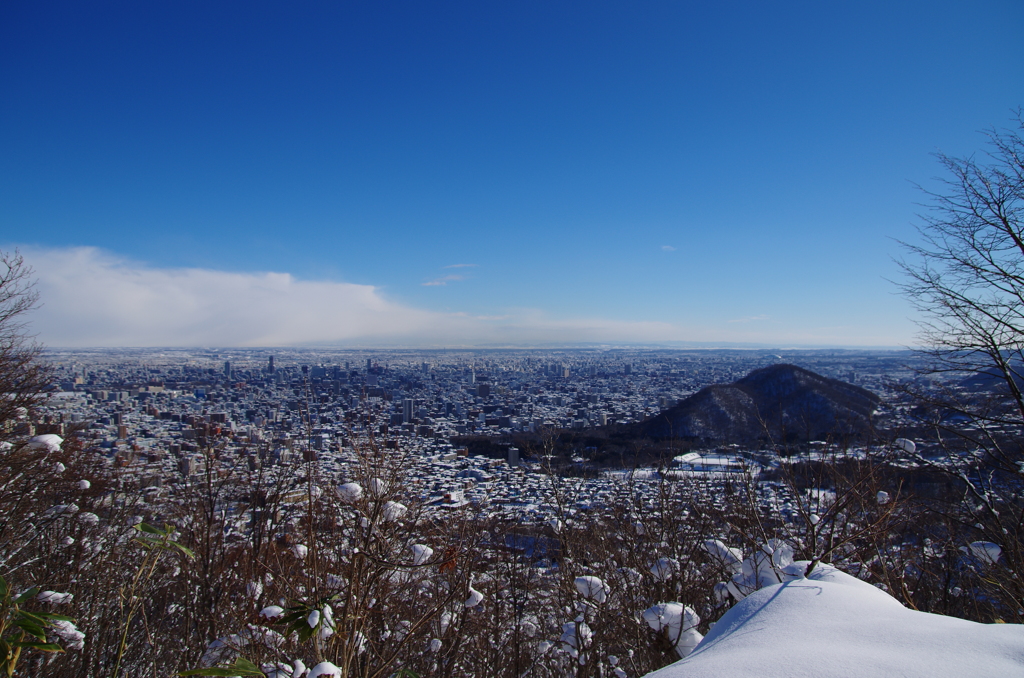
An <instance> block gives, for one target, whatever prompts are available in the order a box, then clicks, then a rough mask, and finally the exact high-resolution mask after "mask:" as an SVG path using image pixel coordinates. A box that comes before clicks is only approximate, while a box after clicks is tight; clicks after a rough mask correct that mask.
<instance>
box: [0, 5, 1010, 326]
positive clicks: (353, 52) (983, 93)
mask: <svg viewBox="0 0 1024 678" xmlns="http://www.w3.org/2000/svg"><path fill="white" fill-rule="evenodd" d="M1022 30H1024V4H1022V3H1020V2H1017V1H1015V0H1005V1H998V0H982V1H979V2H973V3H964V2H935V1H931V2H900V3H892V2H887V3H882V2H862V3H843V4H840V3H820V2H819V3H799V2H793V3H764V2H723V3H690V2H643V3H626V2H620V3H602V2H587V3H583V2H574V3H568V2H463V3H456V2H437V3H409V2H374V3H340V2H332V3H327V2H324V3H314V2H300V3H259V2H217V3H209V2H204V3H198V2H174V3H156V2H90V3H82V2H67V3H61V2H20V1H15V2H7V3H3V5H0V244H2V246H3V248H4V249H11V248H13V247H19V248H20V249H21V250H22V251H23V252H24V253H25V254H26V256H27V257H28V259H29V261H30V262H31V263H32V265H33V266H34V268H35V270H36V274H37V276H38V278H39V290H40V292H41V294H42V296H43V302H44V307H43V308H42V309H41V310H39V311H38V312H36V314H35V317H34V322H35V326H36V328H37V329H38V331H39V333H40V338H41V339H43V340H44V341H46V342H48V343H50V344H51V345H55V346H57V345H83V344H85V345H179V344H202V345H229V344H231V345H263V344H275V343H276V344H281V343H307V342H313V343H331V342H342V343H345V342H347V343H363V344H377V345H390V344H401V345H409V344H424V345H442V344H443V345H456V344H460V345H473V344H501V343H520V344H529V343H545V342H566V343H573V342H588V341H596V342H611V343H624V342H640V343H644V342H666V341H697V342H710V343H722V342H748V343H753V344H771V345H780V346H783V345H851V346H852V345H901V344H907V343H909V342H911V341H912V338H913V333H914V327H913V324H912V323H911V322H910V320H909V319H908V318H909V317H910V316H911V310H910V308H909V307H908V305H907V304H906V302H905V301H903V300H902V299H901V298H900V297H898V296H897V295H896V294H895V293H894V288H893V286H892V284H891V283H889V282H888V281H887V280H886V278H895V277H897V275H898V274H897V271H896V269H895V266H894V265H893V263H892V257H894V256H898V254H899V249H898V246H897V245H896V244H895V243H894V242H893V240H892V239H893V238H897V239H911V238H913V224H914V223H915V213H917V212H920V211H921V207H920V205H919V204H917V203H920V202H921V201H922V200H923V196H922V195H921V194H920V193H919V192H918V191H917V190H916V189H915V188H914V185H913V184H914V182H917V183H921V184H925V185H928V183H929V181H930V180H931V178H932V177H934V176H935V175H937V174H939V166H938V164H937V163H936V161H935V159H934V158H933V157H932V156H931V155H930V154H932V153H935V152H936V151H943V152H946V153H949V154H952V155H966V154H970V153H974V152H977V151H979V150H981V149H982V148H983V145H984V139H983V137H982V136H981V135H980V134H979V133H978V132H979V130H982V129H984V128H987V127H990V126H1007V125H1009V124H1010V118H1011V115H1012V110H1013V109H1016V108H1017V107H1018V106H1021V105H1024V91H1022V89H1024V88H1022V85H1024V41H1022V40H1021V39H1020V36H1021V35H1022ZM268 281H269V282H268ZM271 326H273V327H271ZM283 328H287V331H285V329H283Z"/></svg>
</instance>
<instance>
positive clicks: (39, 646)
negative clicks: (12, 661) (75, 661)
mask: <svg viewBox="0 0 1024 678" xmlns="http://www.w3.org/2000/svg"><path fill="white" fill-rule="evenodd" d="M11 645H13V646H14V647H27V648H31V649H33V650H41V651H43V652H63V651H64V648H62V647H61V646H60V645H58V644H56V643H36V642H33V641H29V640H19V641H17V642H14V643H11Z"/></svg>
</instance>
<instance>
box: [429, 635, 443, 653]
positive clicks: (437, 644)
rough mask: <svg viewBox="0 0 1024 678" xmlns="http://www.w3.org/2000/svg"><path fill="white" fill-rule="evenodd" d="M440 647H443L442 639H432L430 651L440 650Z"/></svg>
mask: <svg viewBox="0 0 1024 678" xmlns="http://www.w3.org/2000/svg"><path fill="white" fill-rule="evenodd" d="M440 649H441V639H440V638H434V639H433V640H432V641H430V651H431V652H438V651H439V650H440Z"/></svg>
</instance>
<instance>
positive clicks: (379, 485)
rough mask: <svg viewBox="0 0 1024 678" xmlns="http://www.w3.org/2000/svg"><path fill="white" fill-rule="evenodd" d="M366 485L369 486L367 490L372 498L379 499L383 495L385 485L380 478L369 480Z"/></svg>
mask: <svg viewBox="0 0 1024 678" xmlns="http://www.w3.org/2000/svg"><path fill="white" fill-rule="evenodd" d="M367 485H368V486H369V488H368V489H369V490H370V494H371V495H373V496H374V497H379V496H380V495H382V494H384V488H385V487H386V485H385V484H384V481H383V480H381V479H380V478H370V482H369V483H367Z"/></svg>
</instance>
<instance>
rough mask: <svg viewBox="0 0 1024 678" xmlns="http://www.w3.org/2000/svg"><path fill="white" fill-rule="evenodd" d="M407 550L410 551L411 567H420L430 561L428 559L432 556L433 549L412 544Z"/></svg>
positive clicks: (423, 545)
mask: <svg viewBox="0 0 1024 678" xmlns="http://www.w3.org/2000/svg"><path fill="white" fill-rule="evenodd" d="M409 548H410V549H412V564H413V565H422V564H423V563H425V562H427V561H428V560H430V557H431V556H432V555H434V549H432V548H430V547H429V546H427V545H425V544H413V545H412V546H410V547H409Z"/></svg>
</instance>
